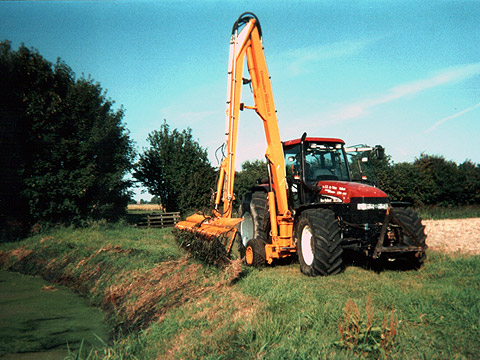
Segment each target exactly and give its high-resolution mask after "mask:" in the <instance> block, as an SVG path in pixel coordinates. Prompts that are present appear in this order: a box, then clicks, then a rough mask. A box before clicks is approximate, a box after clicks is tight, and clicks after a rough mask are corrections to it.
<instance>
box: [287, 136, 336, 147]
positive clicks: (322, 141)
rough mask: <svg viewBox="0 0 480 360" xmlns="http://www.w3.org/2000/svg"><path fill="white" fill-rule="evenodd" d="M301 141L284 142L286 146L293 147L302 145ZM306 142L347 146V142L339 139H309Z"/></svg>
mask: <svg viewBox="0 0 480 360" xmlns="http://www.w3.org/2000/svg"><path fill="white" fill-rule="evenodd" d="M300 141H301V139H294V140H287V141H284V142H283V145H284V146H292V145H297V144H300ZM305 142H317V143H335V144H339V143H340V144H345V141H343V140H342V139H337V138H321V137H307V138H305Z"/></svg>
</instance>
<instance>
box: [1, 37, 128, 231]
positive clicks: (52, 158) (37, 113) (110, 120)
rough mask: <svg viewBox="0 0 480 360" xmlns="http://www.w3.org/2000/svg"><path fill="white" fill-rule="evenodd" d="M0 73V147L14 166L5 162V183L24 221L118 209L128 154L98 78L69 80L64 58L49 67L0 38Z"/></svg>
mask: <svg viewBox="0 0 480 360" xmlns="http://www.w3.org/2000/svg"><path fill="white" fill-rule="evenodd" d="M0 74H1V78H0V94H1V96H0V98H1V99H0V109H1V113H2V116H1V123H2V125H1V130H2V137H3V135H4V134H5V138H6V139H7V141H5V143H3V142H2V146H4V145H5V144H8V143H13V144H14V146H12V147H11V148H10V149H9V150H10V151H8V152H6V154H8V157H11V158H15V159H16V160H15V164H13V166H14V168H12V164H6V167H7V171H8V172H9V173H10V174H11V178H10V180H8V181H7V183H6V184H5V189H7V190H6V191H12V192H13V194H14V196H15V197H16V198H18V199H20V202H21V204H22V206H25V208H26V209H28V214H23V215H26V216H28V220H29V222H30V223H31V222H38V221H40V222H51V223H66V224H69V223H72V222H74V223H79V222H81V221H83V220H86V219H100V218H108V219H113V218H116V217H118V216H120V215H122V214H123V212H124V209H125V206H126V204H127V202H128V199H129V195H130V194H129V191H128V188H129V186H130V181H128V180H125V175H126V174H127V173H128V172H129V171H130V169H131V167H132V163H133V159H134V149H133V144H132V141H131V140H130V138H129V134H128V131H127V130H126V128H125V127H124V125H123V124H122V119H123V115H124V114H123V109H119V110H114V109H113V102H112V101H111V100H109V99H107V98H106V93H105V92H104V91H103V90H102V88H101V86H100V84H98V83H94V82H93V80H92V79H85V78H81V79H79V80H76V79H75V74H74V73H73V71H72V70H71V69H70V68H69V67H68V65H66V64H65V63H64V62H62V61H61V60H57V62H56V64H55V65H53V64H52V63H50V62H48V61H47V60H45V59H44V58H43V57H42V56H41V55H40V54H39V53H38V52H37V51H36V50H34V49H28V48H26V47H25V46H24V45H21V46H20V47H19V49H18V50H17V51H13V50H12V49H11V45H10V43H9V42H7V41H5V42H2V43H0ZM2 150H3V149H2ZM2 153H3V152H2ZM3 154H5V153H3ZM4 162H5V161H4ZM2 165H4V164H2ZM12 179H13V180H12ZM13 182H16V183H13ZM4 205H5V204H4ZM1 210H2V211H3V212H5V211H6V208H5V206H3V207H2V209H1ZM7 211H8V210H7Z"/></svg>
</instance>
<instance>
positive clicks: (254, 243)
mask: <svg viewBox="0 0 480 360" xmlns="http://www.w3.org/2000/svg"><path fill="white" fill-rule="evenodd" d="M265 261H266V259H265V241H263V240H262V239H252V240H249V241H248V242H247V246H246V248H245V262H246V263H247V265H249V266H255V267H260V266H265Z"/></svg>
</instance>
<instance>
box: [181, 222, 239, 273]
mask: <svg viewBox="0 0 480 360" xmlns="http://www.w3.org/2000/svg"><path fill="white" fill-rule="evenodd" d="M242 220H243V219H241V218H227V217H220V216H215V215H212V216H206V215H203V214H194V215H192V216H189V217H188V218H186V219H185V220H184V221H180V222H179V223H177V225H175V236H176V238H177V241H178V242H179V244H180V246H182V247H183V248H184V249H185V250H187V251H188V252H190V253H191V254H192V255H193V256H194V257H195V258H197V259H200V260H202V261H205V262H208V263H211V264H214V265H225V264H227V263H228V262H229V259H228V256H229V254H230V251H231V249H232V245H233V241H234V239H235V235H236V233H237V228H236V226H237V224H239V223H240V222H241V221H242Z"/></svg>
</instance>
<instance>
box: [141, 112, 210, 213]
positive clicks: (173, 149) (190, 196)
mask: <svg viewBox="0 0 480 360" xmlns="http://www.w3.org/2000/svg"><path fill="white" fill-rule="evenodd" d="M148 142H149V144H150V147H149V148H148V149H145V150H144V152H143V154H140V158H139V161H138V162H137V164H136V166H135V172H134V175H133V176H134V177H135V179H137V180H138V181H139V182H141V183H142V184H143V186H145V187H146V188H147V189H148V191H149V192H150V194H152V195H155V196H157V197H159V198H160V200H161V203H162V204H163V205H164V206H165V208H166V210H167V211H181V212H182V213H186V212H188V211H191V210H200V209H201V208H202V207H204V206H207V205H208V204H209V200H210V195H211V193H212V188H214V187H215V186H216V183H215V171H214V169H213V168H212V166H211V165H210V162H209V161H208V157H207V151H206V150H205V149H203V148H202V147H201V146H200V145H199V144H198V143H197V142H196V141H195V140H194V139H193V136H192V130H191V129H186V130H182V131H181V132H180V131H178V130H177V129H173V131H171V130H170V127H169V125H168V124H167V122H166V121H164V123H163V124H162V126H161V127H160V130H155V131H153V132H152V133H150V134H149V135H148Z"/></svg>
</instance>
